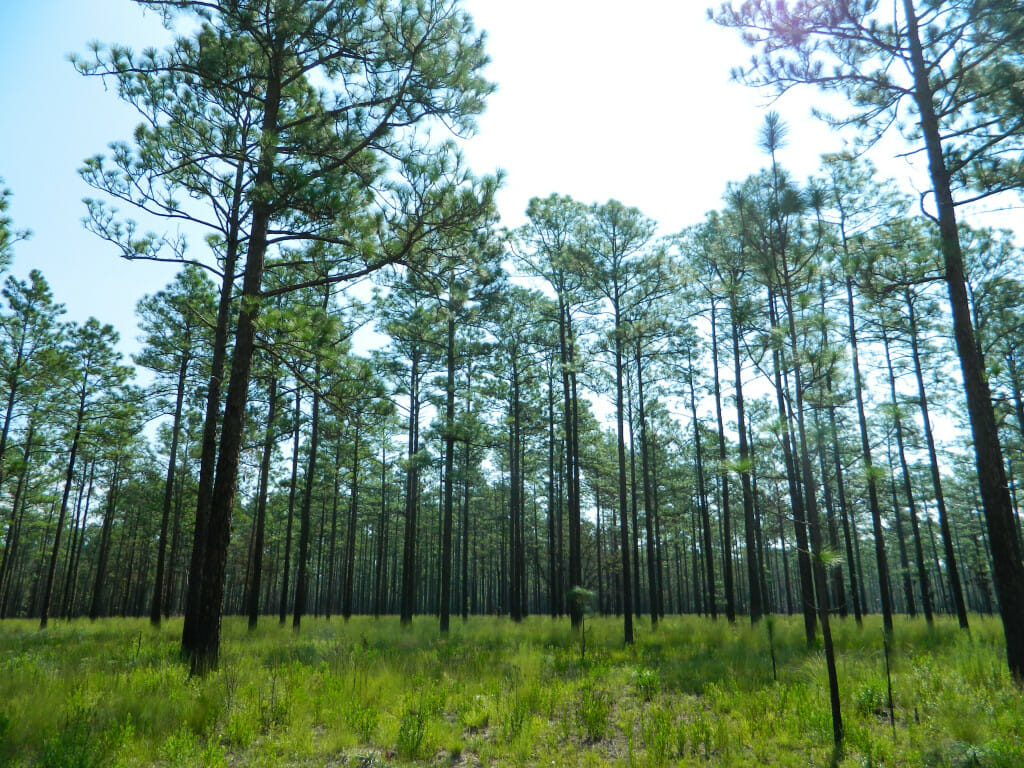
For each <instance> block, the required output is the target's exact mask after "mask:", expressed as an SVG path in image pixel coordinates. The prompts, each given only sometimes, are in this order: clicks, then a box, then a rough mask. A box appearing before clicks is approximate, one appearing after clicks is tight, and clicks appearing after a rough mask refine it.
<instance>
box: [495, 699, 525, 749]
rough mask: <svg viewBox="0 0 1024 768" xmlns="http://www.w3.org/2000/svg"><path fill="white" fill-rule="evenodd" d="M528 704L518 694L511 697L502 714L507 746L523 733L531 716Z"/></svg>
mask: <svg viewBox="0 0 1024 768" xmlns="http://www.w3.org/2000/svg"><path fill="white" fill-rule="evenodd" d="M526 704H527V702H526V700H525V698H524V697H522V696H520V695H519V693H518V692H517V693H515V694H513V695H512V696H510V697H509V699H508V702H507V706H506V707H505V708H504V710H503V711H502V713H501V714H502V717H501V733H502V737H503V738H504V739H505V743H506V744H511V743H512V742H513V741H515V740H516V739H517V738H518V737H519V735H520V734H521V733H522V732H523V727H524V726H525V725H526V722H527V719H528V718H529V715H530V713H529V710H528V708H527V706H526Z"/></svg>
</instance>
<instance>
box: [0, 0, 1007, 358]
mask: <svg viewBox="0 0 1024 768" xmlns="http://www.w3.org/2000/svg"><path fill="white" fill-rule="evenodd" d="M464 6H465V7H466V9H467V10H468V11H469V12H470V13H471V14H472V15H473V17H474V19H475V21H476V25H477V27H478V28H481V29H484V30H485V31H486V33H487V40H488V42H487V51H488V53H489V55H490V57H491V64H490V65H489V67H488V69H487V75H488V77H489V78H490V79H491V80H492V81H494V82H496V83H497V85H498V89H497V91H496V92H495V93H494V94H493V95H492V96H491V97H490V98H489V100H488V108H487V111H486V113H485V114H483V115H482V116H481V117H480V118H479V120H478V132H477V135H476V136H474V137H473V138H471V139H469V140H468V141H467V142H466V144H465V146H464V151H465V154H466V156H467V158H468V160H469V161H470V165H471V166H472V167H473V169H474V170H475V171H476V172H477V173H480V174H482V173H488V172H492V171H494V170H495V169H497V168H501V169H503V170H504V172H505V174H506V182H505V186H504V188H503V189H502V191H501V192H500V194H499V198H498V202H499V207H500V211H501V214H502V219H503V223H504V224H505V225H506V226H516V225H518V224H520V223H522V222H523V220H524V214H523V212H524V210H525V208H526V205H527V202H528V201H529V199H530V198H531V197H533V196H540V197H544V196H547V195H549V194H551V193H558V194H568V195H571V196H573V197H575V198H576V199H578V200H580V201H583V202H586V203H590V202H605V201H606V200H608V199H611V198H615V199H617V200H620V201H621V202H623V203H625V204H626V205H630V206H635V207H637V208H639V209H640V210H641V211H642V212H643V213H644V214H646V215H647V216H649V217H651V218H653V219H655V220H656V221H658V222H659V224H660V232H661V233H662V234H670V233H674V232H677V231H679V230H681V229H682V228H684V227H685V226H688V225H690V224H694V223H697V222H698V221H700V220H701V219H702V218H703V216H704V214H705V213H706V212H707V211H710V210H712V209H715V208H718V207H720V201H721V196H722V193H723V192H724V190H725V186H726V184H727V183H728V182H730V181H739V180H742V179H743V178H745V177H746V176H748V175H749V174H751V173H754V172H756V171H757V170H758V169H759V168H762V167H764V166H766V165H767V160H766V158H765V157H764V155H763V154H762V153H761V152H760V150H759V149H758V148H757V145H756V138H757V133H758V129H759V127H760V125H761V124H762V123H763V121H764V116H765V113H766V112H767V110H768V109H774V110H776V111H778V112H779V113H780V114H781V115H782V117H783V118H784V119H785V120H786V121H787V123H788V124H789V127H790V142H789V146H788V147H787V148H786V149H784V150H783V151H782V153H781V154H780V160H781V162H782V163H783V164H784V165H785V166H787V167H788V168H789V169H790V171H791V172H793V174H794V175H795V176H796V177H797V178H805V177H806V176H807V175H809V174H811V173H813V172H814V171H815V169H816V167H817V164H818V158H819V156H820V155H821V153H823V152H828V151H836V150H838V149H840V148H842V141H841V139H840V138H839V137H838V136H836V135H834V134H832V133H830V132H829V131H828V130H827V129H826V128H825V127H824V126H823V125H822V124H821V123H819V122H817V121H816V120H814V119H813V118H812V117H811V116H810V106H811V105H812V104H814V103H821V100H822V96H821V95H820V94H819V93H817V92H815V91H813V90H810V89H808V90H805V91H803V92H795V93H793V94H788V95H787V96H786V97H785V98H784V99H782V100H780V101H778V102H776V103H769V102H770V99H769V94H767V93H764V92H760V91H757V90H755V89H752V88H749V87H746V86H742V85H740V84H738V83H735V82H732V81H731V80H730V77H729V72H730V69H731V68H732V67H733V66H736V65H738V64H742V63H743V62H745V61H747V60H748V59H749V56H750V51H749V50H748V49H746V48H745V47H744V46H743V44H742V43H741V42H740V40H739V35H738V34H737V33H736V32H734V31H732V30H726V29H721V28H718V27H717V26H715V25H714V24H712V23H710V22H709V21H707V19H706V10H705V9H706V7H707V5H706V3H705V2H703V0H631V2H629V3H628V4H626V3H622V2H620V0H517V2H506V1H504V0H465V1H464ZM164 35H165V33H164V30H162V28H161V27H160V24H159V20H158V19H157V18H156V17H155V16H153V15H152V14H145V15H144V14H142V13H141V12H140V10H139V9H138V8H137V7H136V6H135V4H134V3H132V2H130V0H88V1H87V2H84V1H83V0H34V1H33V2H24V1H20V2H19V1H17V0H13V1H11V2H0V177H2V178H3V179H4V186H6V187H7V188H9V189H10V190H11V191H12V192H13V198H12V204H11V209H10V211H9V212H8V213H9V215H10V216H11V217H12V218H13V220H14V224H15V226H16V227H18V228H28V229H31V230H32V232H33V235H32V237H31V239H30V240H28V241H26V242H22V243H19V244H17V245H16V246H15V261H14V266H13V269H12V272H13V273H14V274H16V275H19V276H23V275H25V274H27V273H28V271H29V270H30V269H33V268H38V269H40V270H42V272H43V274H44V275H45V276H46V278H47V280H48V281H49V283H50V285H51V287H52V288H53V291H54V294H55V297H56V299H57V300H58V301H60V302H63V303H64V304H65V305H66V306H67V309H68V315H67V317H68V318H69V319H72V320H75V321H77V322H82V321H84V320H85V319H86V318H87V317H89V316H90V315H92V316H95V317H97V318H98V319H99V320H101V321H102V322H108V323H111V324H113V325H114V326H115V327H116V328H118V330H119V331H120V332H121V334H122V349H123V350H124V351H125V352H126V353H130V352H132V351H134V350H136V349H137V348H138V344H137V342H136V340H135V336H136V330H135V318H134V308H135V304H136V302H137V301H138V299H139V298H140V297H141V296H142V295H144V294H146V293H153V292H155V291H157V290H159V289H161V288H162V287H163V286H164V285H166V284H167V283H168V282H169V281H170V280H171V279H172V278H173V275H174V272H175V269H174V268H173V267H171V266H169V265H161V264H153V263H144V262H134V263H128V262H124V261H122V260H121V259H119V257H118V255H117V253H116V252H115V250H114V248H113V246H111V245H110V244H108V243H105V242H103V241H101V240H100V239H99V238H97V237H96V236H95V235H92V234H90V233H88V232H86V231H85V230H84V229H83V228H82V226H81V223H80V222H81V218H82V216H83V215H84V212H85V209H84V206H83V204H82V202H81V200H82V198H83V197H86V196H88V195H89V194H90V190H89V188H88V187H87V186H86V185H85V184H84V182H82V181H81V180H80V179H79V177H78V174H77V169H78V168H79V167H80V166H81V164H82V161H83V159H84V158H86V157H89V156H91V155H94V154H97V153H103V152H104V151H106V147H107V144H108V143H109V142H111V141H114V140H126V139H129V138H130V136H131V131H132V128H133V127H134V124H135V123H136V122H137V121H136V119H135V116H134V113H133V112H132V111H131V110H130V109H129V108H128V107H126V106H125V105H123V104H121V103H120V102H119V100H118V98H117V96H116V94H115V93H113V92H112V91H108V90H105V89H104V87H103V84H102V82H101V81H99V80H97V79H93V78H85V77H83V76H81V75H79V74H77V73H76V72H75V71H74V68H73V67H72V66H71V64H70V63H69V62H68V59H67V57H68V54H69V53H71V52H78V53H86V52H87V51H88V43H89V41H92V40H99V41H102V42H106V43H113V42H116V43H121V44H127V45H130V46H131V47H133V48H135V49H137V50H139V49H142V48H145V47H147V46H150V45H159V44H161V42H162V41H163V40H164V39H165V37H164ZM876 160H878V161H880V165H883V167H884V168H885V169H886V172H887V173H888V174H890V175H894V176H896V177H897V179H898V182H899V183H900V184H903V185H907V186H910V187H911V188H914V187H916V188H919V187H920V186H921V185H922V184H923V183H924V179H923V178H921V175H920V171H919V170H915V169H914V168H913V167H911V166H910V165H908V164H907V163H906V162H904V161H893V160H892V159H891V152H890V153H889V156H887V157H881V158H876ZM1011 215H1015V216H1018V218H1019V212H1017V213H1014V214H1011ZM986 223H990V224H992V225H1001V224H1002V221H1001V220H999V221H988V222H986ZM1022 230H1024V228H1022ZM192 247H193V248H194V249H201V248H203V247H204V246H203V244H202V243H195V244H193V246H192Z"/></svg>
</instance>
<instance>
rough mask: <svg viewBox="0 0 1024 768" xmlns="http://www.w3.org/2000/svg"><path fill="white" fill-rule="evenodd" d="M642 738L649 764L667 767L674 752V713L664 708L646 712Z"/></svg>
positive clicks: (641, 724) (642, 726)
mask: <svg viewBox="0 0 1024 768" xmlns="http://www.w3.org/2000/svg"><path fill="white" fill-rule="evenodd" d="M640 738H641V739H643V743H644V747H645V748H646V750H647V757H648V762H649V763H650V764H651V765H654V766H661V765H667V764H668V760H669V758H670V757H671V755H670V753H671V751H672V713H671V712H669V711H668V710H666V709H664V708H663V707H652V708H650V709H647V710H645V711H644V713H643V716H642V719H641V721H640Z"/></svg>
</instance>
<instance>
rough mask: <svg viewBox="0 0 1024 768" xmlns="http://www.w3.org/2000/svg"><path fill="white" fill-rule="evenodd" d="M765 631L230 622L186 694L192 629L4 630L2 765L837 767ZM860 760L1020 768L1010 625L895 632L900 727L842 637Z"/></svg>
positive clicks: (849, 727) (794, 650) (817, 678)
mask: <svg viewBox="0 0 1024 768" xmlns="http://www.w3.org/2000/svg"><path fill="white" fill-rule="evenodd" d="M774 629H775V631H774V636H775V637H774V649H775V657H776V662H777V668H778V679H777V680H773V679H772V664H771V657H770V649H769V644H768V633H767V628H766V627H765V625H764V623H762V625H761V626H759V627H757V628H753V629H752V628H751V627H750V626H749V625H748V624H747V623H746V622H737V623H736V624H735V625H733V626H730V625H729V624H728V623H726V622H724V621H719V622H711V621H708V620H704V619H697V618H669V619H668V620H667V621H664V622H662V624H661V625H660V626H659V628H658V629H657V630H656V631H651V629H650V626H649V624H647V623H646V622H640V623H639V624H638V631H637V642H636V644H635V645H634V646H632V647H628V648H627V647H623V644H622V640H621V624H620V622H619V621H617V620H614V619H588V621H587V648H586V655H585V656H583V655H581V653H580V646H579V641H578V639H577V638H575V637H574V636H573V635H572V633H571V632H570V630H569V627H568V621H567V620H565V621H561V622H554V621H551V620H550V619H547V618H540V617H535V618H531V619H529V620H527V621H524V622H523V623H521V624H518V625H517V624H514V623H512V622H510V621H508V620H506V619H494V618H474V619H472V620H470V621H469V622H468V623H466V624H462V623H460V622H455V623H454V624H453V626H452V631H451V633H450V636H449V637H448V638H442V637H440V636H439V634H438V631H437V624H436V621H433V620H431V619H430V618H429V617H420V618H418V619H416V621H415V622H414V625H413V627H412V628H411V629H409V630H407V631H403V630H401V629H400V628H399V627H398V622H397V620H396V619H393V618H386V619H381V620H379V621H374V620H373V619H368V618H355V619H352V620H351V621H349V622H348V623H347V624H346V623H344V622H341V621H338V620H332V621H330V622H327V621H323V620H314V619H306V620H305V621H304V622H303V629H302V632H301V633H300V634H297V635H296V634H294V633H292V632H291V631H290V629H282V628H280V627H278V625H277V622H276V621H273V620H264V621H263V622H262V623H261V627H260V629H259V630H257V631H256V632H254V633H249V632H248V631H247V630H246V628H245V623H244V620H242V619H226V620H225V622H224V640H223V648H222V658H221V668H220V670H219V671H217V672H215V673H212V674H210V675H209V676H207V677H206V678H204V679H190V678H189V677H188V674H187V670H186V668H185V667H184V666H183V665H182V664H181V663H180V662H179V661H178V657H177V653H178V642H179V635H180V630H181V624H180V622H174V621H171V622H168V623H166V624H165V626H164V627H163V628H161V629H160V630H157V631H154V630H152V629H151V628H150V627H149V626H148V623H147V622H146V621H145V620H137V621H136V620H106V621H98V622H95V623H92V624H90V623H88V622H86V621H76V622H57V623H52V624H51V626H50V628H49V629H47V630H46V631H44V632H40V631H39V630H38V629H36V624H35V623H34V622H29V621H5V622H2V623H0V766H16V767H18V768H22V767H25V768H27V767H29V766H33V767H39V768H43V767H45V768H109V767H111V766H119V767H123V768H131V767H134V766H168V767H175V768H176V767H179V766H180V767H182V768H184V767H186V766H188V767H191V766H195V767H196V768H200V767H202V768H206V767H208V766H209V767H214V768H216V767H218V766H225V768H226V767H227V766H253V767H254V768H255V767H257V766H268V767H269V766H303V767H304V766H364V767H367V768H368V767H369V766H384V765H389V766H390V765H397V766H401V765H436V766H477V765H485V766H486V765H494V766H506V765H523V766H527V765H538V766H539V765H544V766H551V765H556V766H561V765H570V766H629V767H632V766H691V765H696V766H761V765H772V766H801V767H803V766H827V765H829V764H830V763H831V762H832V748H831V746H832V745H831V734H832V727H831V720H830V714H829V705H828V696H827V683H826V677H825V667H824V661H823V658H822V655H821V654H820V653H819V652H817V651H808V650H807V648H806V646H805V644H804V640H803V628H802V621H801V620H800V619H799V618H792V619H786V618H778V619H776V620H775V625H774ZM833 631H834V634H835V639H836V645H837V648H838V651H839V655H838V663H839V677H840V686H841V691H842V697H843V715H844V721H845V726H846V742H845V749H844V751H843V753H842V755H841V757H840V758H839V759H838V761H837V762H836V763H835V764H837V765H839V766H842V767H844V768H846V767H847V766H850V767H852V766H857V767H858V768H862V767H873V766H908V767H915V768H916V767H917V766H925V767H927V768H969V767H978V768H1017V767H1019V766H1024V695H1022V691H1021V690H1020V689H1019V688H1018V687H1017V686H1015V685H1014V684H1013V683H1012V681H1011V680H1010V678H1009V675H1008V673H1007V670H1006V663H1005V653H1004V648H1003V645H1002V630H1001V625H1000V624H999V623H998V621H997V620H994V619H984V618H981V617H972V630H971V634H970V636H968V635H966V634H964V633H961V632H960V631H959V630H958V629H957V627H956V624H955V622H951V621H946V620H940V621H939V622H938V623H937V624H936V627H935V628H934V629H933V630H929V629H928V627H927V626H926V625H925V624H924V622H923V621H910V620H908V619H903V620H899V619H898V620H897V625H896V631H895V638H894V644H893V650H892V658H891V663H892V683H893V694H894V709H893V712H892V716H893V720H894V721H895V723H894V725H892V724H890V712H889V701H888V688H887V681H886V671H885V659H884V654H883V647H882V633H881V629H880V625H879V622H878V621H877V620H874V619H871V618H869V619H868V620H867V621H866V622H865V626H864V627H863V628H858V627H857V626H856V625H855V624H854V622H853V621H852V619H851V620H847V621H836V622H835V626H834V630H833Z"/></svg>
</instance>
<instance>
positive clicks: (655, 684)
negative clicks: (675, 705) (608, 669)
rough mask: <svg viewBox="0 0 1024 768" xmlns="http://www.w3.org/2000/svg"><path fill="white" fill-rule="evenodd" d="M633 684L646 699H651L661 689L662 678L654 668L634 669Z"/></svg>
mask: <svg viewBox="0 0 1024 768" xmlns="http://www.w3.org/2000/svg"><path fill="white" fill-rule="evenodd" d="M632 678H633V685H634V687H635V688H636V690H637V693H639V694H640V696H641V697H642V698H643V700H644V701H650V700H651V699H653V698H654V697H655V696H657V695H658V693H659V691H661V678H660V677H658V673H657V672H655V671H654V670H653V669H646V668H643V667H641V668H637V669H634V670H633V675H632Z"/></svg>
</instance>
